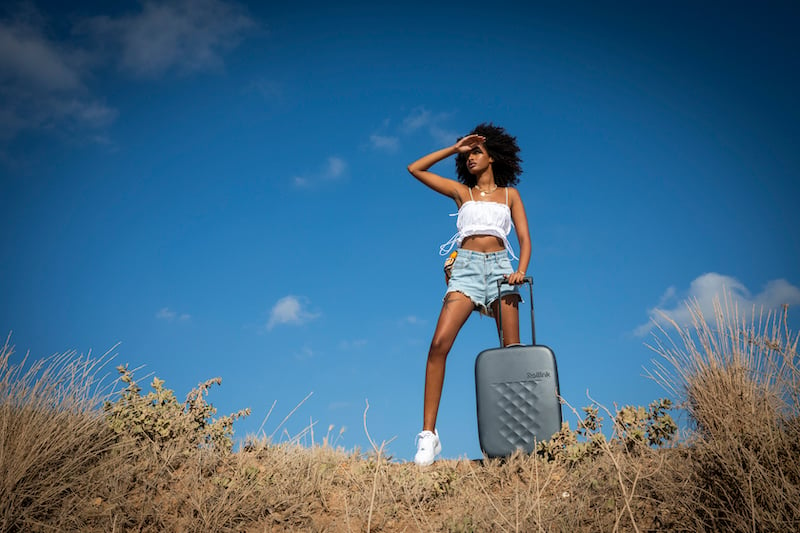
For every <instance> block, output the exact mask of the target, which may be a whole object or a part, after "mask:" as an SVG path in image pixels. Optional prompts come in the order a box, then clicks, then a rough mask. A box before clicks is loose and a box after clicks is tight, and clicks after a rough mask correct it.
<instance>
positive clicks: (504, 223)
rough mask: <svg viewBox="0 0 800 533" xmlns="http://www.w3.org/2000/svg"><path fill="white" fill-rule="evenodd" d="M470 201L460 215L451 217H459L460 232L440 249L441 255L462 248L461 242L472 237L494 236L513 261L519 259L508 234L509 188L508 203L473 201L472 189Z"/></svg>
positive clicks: (509, 213)
mask: <svg viewBox="0 0 800 533" xmlns="http://www.w3.org/2000/svg"><path fill="white" fill-rule="evenodd" d="M469 196H470V198H471V199H470V200H467V201H466V202H464V203H463V204H461V208H460V209H459V210H458V213H453V214H452V215H450V216H456V215H457V216H458V219H457V220H456V228H457V229H458V231H457V232H456V234H455V235H453V236H452V237H451V238H450V240H449V241H447V242H446V243H444V244H443V245H441V246H440V247H439V254H440V255H447V254H449V253H450V250H452V249H453V247H456V246H461V242H462V241H463V240H464V239H465V238H467V237H470V236H472V235H492V236H494V237H497V238H498V239H500V240H502V241H503V244H504V245H505V247H506V250H508V253H509V254H510V255H511V257H512V259H518V257H517V256H516V255H514V250H513V249H512V248H511V243H509V242H508V234H509V233H511V226H512V225H513V223H512V221H511V208H510V207H508V188H506V203H504V204H501V203H500V202H478V201H475V200H474V199H472V189H470V191H469Z"/></svg>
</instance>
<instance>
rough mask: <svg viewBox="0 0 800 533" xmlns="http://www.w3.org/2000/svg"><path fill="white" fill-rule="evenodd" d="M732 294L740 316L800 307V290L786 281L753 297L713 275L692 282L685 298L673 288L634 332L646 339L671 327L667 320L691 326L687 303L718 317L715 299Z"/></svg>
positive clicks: (740, 285) (731, 280)
mask: <svg viewBox="0 0 800 533" xmlns="http://www.w3.org/2000/svg"><path fill="white" fill-rule="evenodd" d="M726 292H727V293H728V295H729V300H730V303H731V304H732V305H736V306H737V307H738V309H739V312H743V313H748V312H749V311H750V310H752V309H753V308H755V309H756V311H759V310H760V309H762V308H763V309H764V310H765V311H768V310H774V309H778V308H780V307H781V306H782V305H783V304H788V305H795V304H798V303H800V288H797V287H795V286H794V285H792V284H791V283H789V282H788V281H786V280H784V279H777V280H772V281H770V282H768V283H767V284H766V285H765V286H764V289H763V290H762V291H761V292H760V293H758V294H756V295H752V294H751V293H750V291H749V290H748V289H747V287H745V286H744V284H743V283H742V282H740V281H739V280H737V279H736V278H733V277H730V276H725V275H722V274H717V273H716V272H709V273H707V274H703V275H701V276H699V277H698V278H697V279H695V280H694V281H692V283H691V284H690V285H689V289H688V290H687V291H681V294H683V295H684V296H683V297H682V298H680V299H679V298H678V293H679V291H678V290H677V289H676V288H675V287H669V288H668V289H667V290H666V291H665V292H664V295H663V296H662V297H661V298H660V300H659V303H658V305H656V306H655V307H653V308H652V309H650V310H648V312H647V314H648V315H649V317H650V321H649V322H647V323H646V324H642V325H640V326H639V327H637V328H636V329H635V330H634V334H635V335H637V336H644V335H646V334H647V333H649V332H650V331H651V330H652V329H653V328H654V327H655V326H656V324H657V325H661V326H662V327H663V326H665V325H666V324H667V319H666V318H665V317H664V315H666V316H667V317H669V318H671V319H672V320H674V321H675V322H676V323H677V324H678V325H679V326H681V327H685V326H688V325H689V324H691V322H692V314H691V312H690V311H689V309H688V308H687V307H686V302H687V301H689V302H692V303H693V304H694V303H695V302H696V303H697V306H698V309H699V310H700V312H701V313H702V314H703V315H704V316H706V317H711V316H714V299H715V298H718V299H719V300H723V299H724V298H725V293H726Z"/></svg>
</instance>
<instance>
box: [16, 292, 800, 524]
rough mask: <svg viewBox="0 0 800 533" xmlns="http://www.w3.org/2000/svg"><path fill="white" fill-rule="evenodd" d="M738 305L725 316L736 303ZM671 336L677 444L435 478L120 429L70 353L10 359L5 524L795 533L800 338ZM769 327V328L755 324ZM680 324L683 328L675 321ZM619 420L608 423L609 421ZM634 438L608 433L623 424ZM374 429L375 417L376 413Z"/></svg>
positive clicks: (773, 327)
mask: <svg viewBox="0 0 800 533" xmlns="http://www.w3.org/2000/svg"><path fill="white" fill-rule="evenodd" d="M728 311H731V310H728ZM697 315H698V316H697V317H696V318H697V320H696V323H695V327H694V328H691V329H683V330H682V329H680V328H678V329H677V330H676V331H677V332H678V334H679V335H678V336H679V340H678V342H672V341H671V340H670V339H669V336H668V335H665V336H664V340H663V341H662V342H661V343H659V344H657V345H656V347H655V349H656V351H657V352H658V353H659V354H660V355H661V360H660V362H659V363H658V364H657V365H656V369H655V370H654V376H655V377H656V378H657V379H658V380H659V381H661V382H662V383H663V384H664V385H666V386H668V387H671V388H672V389H673V390H674V392H675V393H676V395H677V396H678V397H680V398H683V399H684V400H685V408H686V410H687V412H688V413H689V415H690V417H691V419H692V420H693V421H694V424H695V427H694V431H693V432H692V433H691V435H689V436H688V437H687V438H686V439H685V440H684V441H683V442H681V443H679V444H676V445H674V446H671V447H666V448H660V447H659V448H657V447H652V446H647V445H641V446H634V447H631V446H628V445H624V444H622V443H621V442H620V441H619V440H614V439H613V438H612V439H609V440H607V441H606V440H603V441H602V442H601V447H600V448H599V450H600V451H599V453H593V454H591V456H587V458H585V460H578V461H574V460H573V461H565V460H556V461H545V460H543V459H542V458H540V457H537V456H528V455H524V454H516V455H514V456H512V457H510V458H508V459H505V460H487V461H468V460H444V461H439V462H437V463H435V464H434V465H433V466H431V467H429V468H426V469H419V468H417V467H416V466H415V465H413V464H409V463H398V462H394V461H392V460H391V459H390V458H387V457H386V456H385V454H384V453H383V444H382V445H377V444H375V443H373V450H371V451H369V452H368V453H358V452H346V451H344V450H341V449H336V448H334V447H332V446H330V445H328V444H327V442H328V440H327V439H325V440H323V443H324V444H323V445H321V446H319V445H312V446H300V445H299V444H298V442H299V440H298V439H294V440H292V439H289V441H288V442H283V443H277V444H276V443H273V442H272V441H271V440H270V439H267V438H263V439H261V440H256V441H251V442H250V443H249V444H248V445H247V446H245V447H244V448H243V449H242V450H240V451H237V452H229V451H227V450H226V449H224V447H205V446H198V445H197V444H196V442H194V443H192V441H191V440H190V439H189V438H188V437H187V438H184V437H179V438H175V439H172V440H167V441H164V442H156V441H153V440H148V439H142V438H134V437H130V436H126V435H125V434H121V435H120V434H118V433H114V432H113V431H110V430H109V428H108V427H107V424H106V422H105V420H104V419H103V417H102V411H101V410H100V408H99V405H100V404H101V403H102V400H104V399H105V398H103V397H102V394H98V392H97V390H96V389H93V388H92V387H95V386H96V385H94V383H95V380H94V375H95V373H96V372H97V369H98V365H99V364H100V363H97V362H93V361H91V360H90V359H88V358H80V357H75V356H74V354H64V355H62V356H58V357H54V358H52V359H50V360H47V361H44V362H42V363H40V364H37V365H34V366H33V367H31V368H30V369H28V370H27V371H24V370H23V367H22V366H16V367H13V366H10V365H9V364H8V360H9V355H10V348H9V346H8V345H7V344H6V346H5V347H4V348H3V351H2V355H1V356H0V424H2V425H1V426H0V431H1V432H2V433H0V442H2V448H0V469H2V473H3V475H2V481H1V482H0V483H1V484H0V519H2V524H0V529H1V530H3V531H52V530H56V531H215V532H216V531H220V532H225V531H231V532H233V531H237V532H263V531H451V532H468V531H497V532H501V531H502V532H506V531H509V532H510V531H514V532H516V531H526V532H545V531H642V532H644V531H796V530H800V527H798V526H800V510H799V509H798V503H797V502H800V460H799V459H798V458H800V448H799V446H800V444H799V443H800V433H799V432H798V431H799V429H800V424H798V420H800V418H798V414H800V409H799V404H798V397H799V396H800V394H798V393H799V392H800V391H799V390H798V383H800V374H799V373H798V366H797V363H798V359H797V352H796V347H797V337H793V336H792V335H790V333H789V332H788V330H786V328H785V323H786V321H785V315H779V316H771V317H769V318H768V320H766V322H764V321H762V322H759V323H755V322H751V323H750V324H747V326H746V327H744V326H743V325H742V323H741V320H740V319H739V318H737V317H738V315H737V314H736V312H735V310H733V312H727V313H726V311H725V309H723V308H722V307H720V308H719V313H718V316H717V317H715V319H716V327H712V326H710V325H709V324H707V323H706V322H705V321H704V319H703V317H702V315H699V312H698V313H697ZM762 323H766V324H768V326H769V327H766V326H764V327H762V325H761V324H762ZM676 326H677V325H676ZM608 414H609V415H610V416H609V418H608V419H609V420H614V419H615V415H614V414H613V413H608ZM623 429H624V428H615V432H616V431H620V432H621V431H623ZM365 430H366V431H367V435H369V433H368V430H367V428H366V412H365Z"/></svg>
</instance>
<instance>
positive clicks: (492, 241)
mask: <svg viewBox="0 0 800 533" xmlns="http://www.w3.org/2000/svg"><path fill="white" fill-rule="evenodd" d="M461 248H463V249H464V250H472V251H473V252H482V253H485V254H488V253H492V252H502V251H503V250H505V249H506V247H505V245H504V244H503V241H501V240H500V239H499V238H497V237H495V236H494V235H472V236H470V237H466V238H465V239H464V240H463V241H461Z"/></svg>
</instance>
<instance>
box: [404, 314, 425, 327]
mask: <svg viewBox="0 0 800 533" xmlns="http://www.w3.org/2000/svg"><path fill="white" fill-rule="evenodd" d="M400 324H401V325H406V324H411V325H417V324H425V321H424V320H422V319H421V318H419V317H418V316H415V315H408V316H405V317H403V318H402V319H400Z"/></svg>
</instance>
